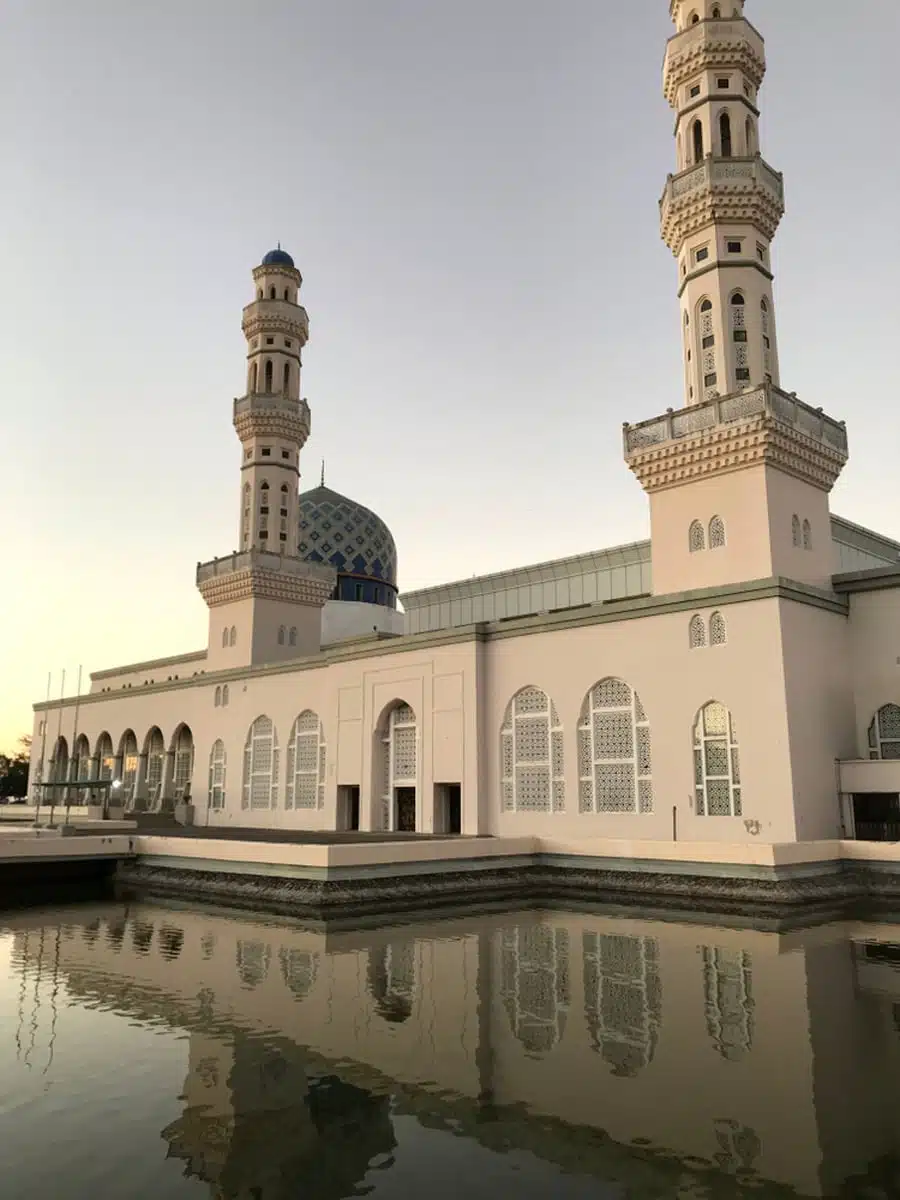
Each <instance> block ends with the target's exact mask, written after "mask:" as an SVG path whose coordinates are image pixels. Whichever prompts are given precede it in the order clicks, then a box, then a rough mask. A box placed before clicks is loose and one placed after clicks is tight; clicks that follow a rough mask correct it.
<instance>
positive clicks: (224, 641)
mask: <svg viewBox="0 0 900 1200" xmlns="http://www.w3.org/2000/svg"><path fill="white" fill-rule="evenodd" d="M222 646H223V647H226V648H227V646H228V626H227V625H226V626H225V628H224V629H223V630H222Z"/></svg>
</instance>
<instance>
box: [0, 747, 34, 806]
mask: <svg viewBox="0 0 900 1200" xmlns="http://www.w3.org/2000/svg"><path fill="white" fill-rule="evenodd" d="M30 760H31V738H30V737H29V736H28V735H27V734H26V735H25V736H24V737H20V738H19V748H18V750H17V751H16V753H15V754H0V800H8V799H9V798H10V797H11V796H27V795H28V767H29V763H30Z"/></svg>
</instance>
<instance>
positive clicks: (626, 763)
mask: <svg viewBox="0 0 900 1200" xmlns="http://www.w3.org/2000/svg"><path fill="white" fill-rule="evenodd" d="M578 768H579V770H578V774H579V781H578V809H579V812H583V813H584V812H611V813H651V812H653V771H652V765H651V758H650V723H649V722H648V720H647V714H646V713H645V712H644V706H643V705H642V704H641V701H640V697H639V696H638V694H637V692H635V691H632V689H631V688H630V687H629V686H628V684H627V683H624V682H623V681H622V680H621V679H604V680H602V681H601V682H600V683H598V684H597V685H596V686H595V687H594V688H592V689H591V691H590V692H588V694H587V696H586V697H585V699H584V703H583V704H582V706H581V720H580V721H579V722H578Z"/></svg>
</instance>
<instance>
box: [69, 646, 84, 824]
mask: <svg viewBox="0 0 900 1200" xmlns="http://www.w3.org/2000/svg"><path fill="white" fill-rule="evenodd" d="M81 671H82V665H81V663H79V664H78V690H77V692H76V693H75V718H74V725H73V726H72V754H71V755H70V756H69V774H70V775H71V773H72V769H71V768H72V766H73V765H74V767H75V782H76V783H77V782H78V776H79V775H80V774H81V762H80V761H79V760H78V759H77V758H75V757H74V755H75V747H76V746H77V745H78V707H79V705H80V704H81ZM76 791H77V789H76ZM71 803H72V789H71V788H66V824H67V825H68V823H69V805H70V804H71Z"/></svg>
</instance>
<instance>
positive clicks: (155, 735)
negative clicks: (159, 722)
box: [144, 725, 166, 804]
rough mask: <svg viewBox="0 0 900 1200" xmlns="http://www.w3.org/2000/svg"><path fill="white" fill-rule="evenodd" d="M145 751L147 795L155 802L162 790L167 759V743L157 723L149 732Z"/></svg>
mask: <svg viewBox="0 0 900 1200" xmlns="http://www.w3.org/2000/svg"><path fill="white" fill-rule="evenodd" d="M144 753H145V754H146V755H147V797H148V799H149V800H150V802H151V804H153V803H155V802H156V801H157V800H158V799H159V794H160V791H161V790H162V778H163V763H164V762H165V760H166V743H165V742H164V741H163V735H162V734H161V733H160V731H159V729H157V727H156V726H155V725H154V727H153V728H152V729H151V730H150V732H149V733H148V734H147V740H146V742H145V743H144Z"/></svg>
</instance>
